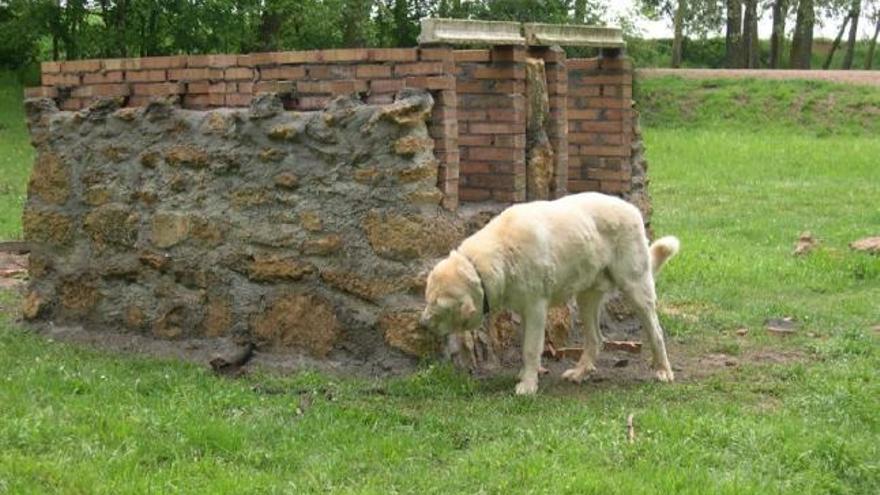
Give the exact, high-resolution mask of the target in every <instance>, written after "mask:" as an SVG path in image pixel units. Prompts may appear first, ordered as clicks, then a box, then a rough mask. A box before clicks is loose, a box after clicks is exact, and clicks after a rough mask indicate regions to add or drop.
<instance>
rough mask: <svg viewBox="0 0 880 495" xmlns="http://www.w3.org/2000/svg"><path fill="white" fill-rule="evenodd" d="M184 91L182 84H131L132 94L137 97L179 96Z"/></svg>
mask: <svg viewBox="0 0 880 495" xmlns="http://www.w3.org/2000/svg"><path fill="white" fill-rule="evenodd" d="M185 91H186V87H185V85H184V84H183V83H170V82H166V83H140V84H132V93H133V94H134V95H137V96H166V95H180V94H183V93H184V92H185Z"/></svg>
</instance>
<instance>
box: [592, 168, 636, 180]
mask: <svg viewBox="0 0 880 495" xmlns="http://www.w3.org/2000/svg"><path fill="white" fill-rule="evenodd" d="M587 178H589V179H596V180H630V179H631V178H632V175H631V174H630V171H629V170H605V169H601V168H591V169H587Z"/></svg>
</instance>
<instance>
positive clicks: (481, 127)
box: [468, 122, 525, 134]
mask: <svg viewBox="0 0 880 495" xmlns="http://www.w3.org/2000/svg"><path fill="white" fill-rule="evenodd" d="M468 132H470V133H472V134H521V133H524V132H525V128H524V127H523V126H521V125H517V124H510V123H503V124H501V123H491V124H490V123H484V122H471V123H469V124H468Z"/></svg>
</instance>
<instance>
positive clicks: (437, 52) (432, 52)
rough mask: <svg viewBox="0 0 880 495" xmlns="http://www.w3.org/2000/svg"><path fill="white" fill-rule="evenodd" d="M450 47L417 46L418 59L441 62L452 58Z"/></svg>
mask: <svg viewBox="0 0 880 495" xmlns="http://www.w3.org/2000/svg"><path fill="white" fill-rule="evenodd" d="M453 57H454V56H453V50H452V48H445V47H444V48H419V60H431V61H434V60H439V61H441V62H444V61H451V60H454V58H453Z"/></svg>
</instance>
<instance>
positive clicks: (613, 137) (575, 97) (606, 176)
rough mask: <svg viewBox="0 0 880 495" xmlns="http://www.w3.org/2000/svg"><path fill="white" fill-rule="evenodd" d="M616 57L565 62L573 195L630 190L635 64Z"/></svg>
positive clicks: (569, 160) (613, 53)
mask: <svg viewBox="0 0 880 495" xmlns="http://www.w3.org/2000/svg"><path fill="white" fill-rule="evenodd" d="M612 55H615V52H607V53H605V54H604V56H601V57H599V58H591V59H569V60H568V61H567V62H566V65H567V67H568V155H569V156H568V162H569V164H568V190H569V192H581V191H601V192H604V193H608V194H616V195H624V194H625V193H627V192H629V190H630V188H631V177H632V171H631V163H630V161H631V155H632V149H631V142H632V128H633V125H632V124H633V110H632V62H631V61H630V60H629V59H627V58H626V57H622V56H612Z"/></svg>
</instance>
